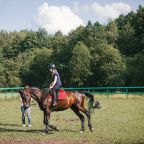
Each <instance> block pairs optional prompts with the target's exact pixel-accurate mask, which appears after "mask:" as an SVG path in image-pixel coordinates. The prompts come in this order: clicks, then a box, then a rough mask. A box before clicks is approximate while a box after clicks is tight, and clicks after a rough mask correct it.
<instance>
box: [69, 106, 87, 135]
mask: <svg viewBox="0 0 144 144" xmlns="http://www.w3.org/2000/svg"><path fill="white" fill-rule="evenodd" d="M71 109H72V110H73V111H74V112H75V114H76V115H77V116H78V117H79V118H80V120H81V130H80V132H83V131H84V130H85V124H84V121H85V120H84V116H83V115H82V114H81V113H80V112H79V109H78V108H77V107H76V106H75V105H72V106H71Z"/></svg>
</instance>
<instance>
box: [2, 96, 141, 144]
mask: <svg viewBox="0 0 144 144" xmlns="http://www.w3.org/2000/svg"><path fill="white" fill-rule="evenodd" d="M99 100H100V101H101V103H102V106H103V108H102V109H96V110H94V112H93V113H92V124H93V127H94V132H90V131H89V129H88V127H87V119H86V130H85V132H84V133H83V134H80V133H79V130H80V121H79V119H78V118H77V117H76V115H75V114H74V113H73V112H72V111H71V110H70V109H69V110H66V111H63V112H54V113H52V114H51V124H54V125H57V126H58V127H59V128H60V131H50V133H49V134H46V135H43V134H42V130H43V128H44V125H43V123H42V121H43V113H42V111H40V110H39V108H38V106H37V105H32V106H31V113H32V128H27V127H26V128H23V127H22V126H21V112H20V102H19V99H16V98H15V99H8V100H6V101H5V100H0V140H3V139H5V140H7V139H15V140H21V139H26V140H36V139H40V140H70V141H78V142H79V143H84V142H85V143H88V144H140V143H141V144H143V143H144V99H142V98H140V99H99ZM85 118H86V117H85Z"/></svg>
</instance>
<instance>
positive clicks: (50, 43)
mask: <svg viewBox="0 0 144 144" xmlns="http://www.w3.org/2000/svg"><path fill="white" fill-rule="evenodd" d="M143 24H144V7H143V6H139V8H138V9H137V11H136V12H130V13H128V14H127V15H120V16H119V17H118V18H117V19H115V20H113V21H109V22H108V23H107V24H105V25H102V24H100V23H99V22H95V23H94V24H93V23H92V22H91V21H89V22H88V23H87V25H86V26H79V27H77V28H76V30H73V31H71V32H70V33H69V34H68V35H67V36H66V35H63V34H62V33H61V32H60V31H58V32H56V33H55V34H54V35H50V34H48V33H47V32H46V30H45V29H42V28H40V29H39V30H38V31H32V30H30V31H28V30H21V31H20V32H16V31H14V32H6V31H3V30H1V31H0V87H10V86H18V85H25V84H29V85H31V86H38V87H47V86H48V85H49V82H50V81H51V80H50V77H51V75H50V74H49V72H48V69H47V65H48V64H49V63H55V64H56V66H57V69H58V71H59V72H60V75H61V79H62V82H63V86H64V87H68V86H100V85H101V86H103V85H113V86H114V85H115V86H116V85H143V84H144V80H143V78H142V77H143V71H144V68H143V67H144V66H143V51H144V25H143Z"/></svg>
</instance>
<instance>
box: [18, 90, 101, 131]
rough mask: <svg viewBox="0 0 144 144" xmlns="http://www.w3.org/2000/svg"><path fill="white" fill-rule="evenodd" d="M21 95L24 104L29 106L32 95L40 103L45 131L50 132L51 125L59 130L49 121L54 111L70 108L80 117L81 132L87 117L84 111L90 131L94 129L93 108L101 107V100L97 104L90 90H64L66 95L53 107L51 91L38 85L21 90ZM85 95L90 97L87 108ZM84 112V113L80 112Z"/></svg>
mask: <svg viewBox="0 0 144 144" xmlns="http://www.w3.org/2000/svg"><path fill="white" fill-rule="evenodd" d="M19 93H20V96H21V98H22V100H23V104H24V105H25V106H26V107H28V105H29V104H28V102H29V101H28V99H29V98H30V97H32V98H33V99H34V100H35V101H36V102H37V103H38V105H39V108H40V109H41V110H42V111H43V113H44V118H43V123H44V125H45V129H44V133H48V131H49V127H50V128H52V129H55V130H58V129H57V127H55V126H53V125H51V124H50V123H49V119H50V114H51V112H53V111H62V110H66V109H68V108H71V110H72V111H73V112H74V113H75V114H76V115H77V116H78V117H79V119H80V121H81V129H80V133H82V132H83V131H84V130H85V122H84V121H85V119H84V116H83V114H82V113H84V114H85V115H86V116H87V119H88V127H89V129H90V131H91V132H92V131H93V127H92V123H91V112H90V111H91V109H92V108H99V105H98V104H99V102H98V101H96V105H94V96H93V94H92V93H90V92H88V91H81V92H79V91H72V90H71V91H69V90H67V91H65V90H62V93H63V94H64V95H65V96H66V97H65V98H64V99H60V100H58V102H57V105H56V107H52V97H51V93H50V91H48V92H45V91H44V90H41V89H39V88H36V87H29V88H25V89H23V90H20V91H19ZM85 97H88V98H89V102H88V108H85V106H84V105H85ZM80 112H82V113H80Z"/></svg>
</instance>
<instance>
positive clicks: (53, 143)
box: [0, 139, 88, 144]
mask: <svg viewBox="0 0 144 144" xmlns="http://www.w3.org/2000/svg"><path fill="white" fill-rule="evenodd" d="M0 144H88V141H78V140H77V141H76V140H74V141H72V140H70V141H69V140H29V141H28V140H14V139H9V140H0Z"/></svg>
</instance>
